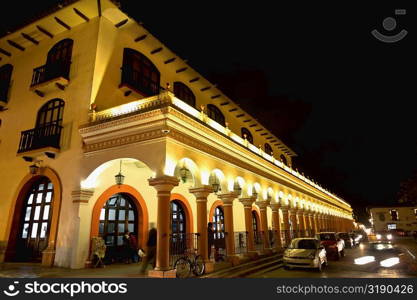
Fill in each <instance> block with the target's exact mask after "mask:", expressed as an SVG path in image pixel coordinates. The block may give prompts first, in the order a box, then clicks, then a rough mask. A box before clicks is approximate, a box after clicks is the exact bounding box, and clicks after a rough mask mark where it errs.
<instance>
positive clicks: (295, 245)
mask: <svg viewBox="0 0 417 300" xmlns="http://www.w3.org/2000/svg"><path fill="white" fill-rule="evenodd" d="M290 248H292V249H317V241H315V240H293V241H292V243H291V246H290Z"/></svg>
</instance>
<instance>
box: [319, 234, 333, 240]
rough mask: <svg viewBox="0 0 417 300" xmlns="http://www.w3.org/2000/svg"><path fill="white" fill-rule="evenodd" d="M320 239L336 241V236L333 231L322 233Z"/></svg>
mask: <svg viewBox="0 0 417 300" xmlns="http://www.w3.org/2000/svg"><path fill="white" fill-rule="evenodd" d="M320 240H321V241H335V240H336V236H335V235H334V234H333V233H321V234H320Z"/></svg>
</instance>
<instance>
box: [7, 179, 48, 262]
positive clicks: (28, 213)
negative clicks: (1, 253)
mask: <svg viewBox="0 0 417 300" xmlns="http://www.w3.org/2000/svg"><path fill="white" fill-rule="evenodd" d="M53 194H54V186H53V184H52V182H51V181H50V180H49V179H48V178H47V177H44V176H41V177H39V178H38V179H37V180H36V181H35V182H33V184H32V185H31V187H30V188H29V189H28V191H27V193H26V195H25V197H24V202H23V205H22V210H21V214H20V222H19V229H18V232H17V240H16V250H15V251H16V252H15V256H14V258H13V259H12V260H13V261H24V262H28V261H31V262H41V261H42V251H43V250H45V249H46V247H48V241H49V233H50V228H51V216H52V209H51V207H52V204H53V203H52V202H53V196H54V195H53Z"/></svg>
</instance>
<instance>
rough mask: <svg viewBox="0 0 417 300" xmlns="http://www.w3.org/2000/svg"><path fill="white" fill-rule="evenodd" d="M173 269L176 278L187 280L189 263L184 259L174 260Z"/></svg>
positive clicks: (189, 269)
mask: <svg viewBox="0 0 417 300" xmlns="http://www.w3.org/2000/svg"><path fill="white" fill-rule="evenodd" d="M174 268H175V269H176V276H177V278H187V277H189V276H190V273H191V262H190V260H189V259H187V258H185V257H180V258H178V259H177V260H176V262H175V265H174Z"/></svg>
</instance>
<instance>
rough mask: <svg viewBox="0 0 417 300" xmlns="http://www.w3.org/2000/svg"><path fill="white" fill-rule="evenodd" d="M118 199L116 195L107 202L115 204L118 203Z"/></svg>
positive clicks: (111, 204)
mask: <svg viewBox="0 0 417 300" xmlns="http://www.w3.org/2000/svg"><path fill="white" fill-rule="evenodd" d="M116 200H117V198H116V197H114V198H110V200H109V201H108V202H107V205H110V206H114V205H115V204H116Z"/></svg>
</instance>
